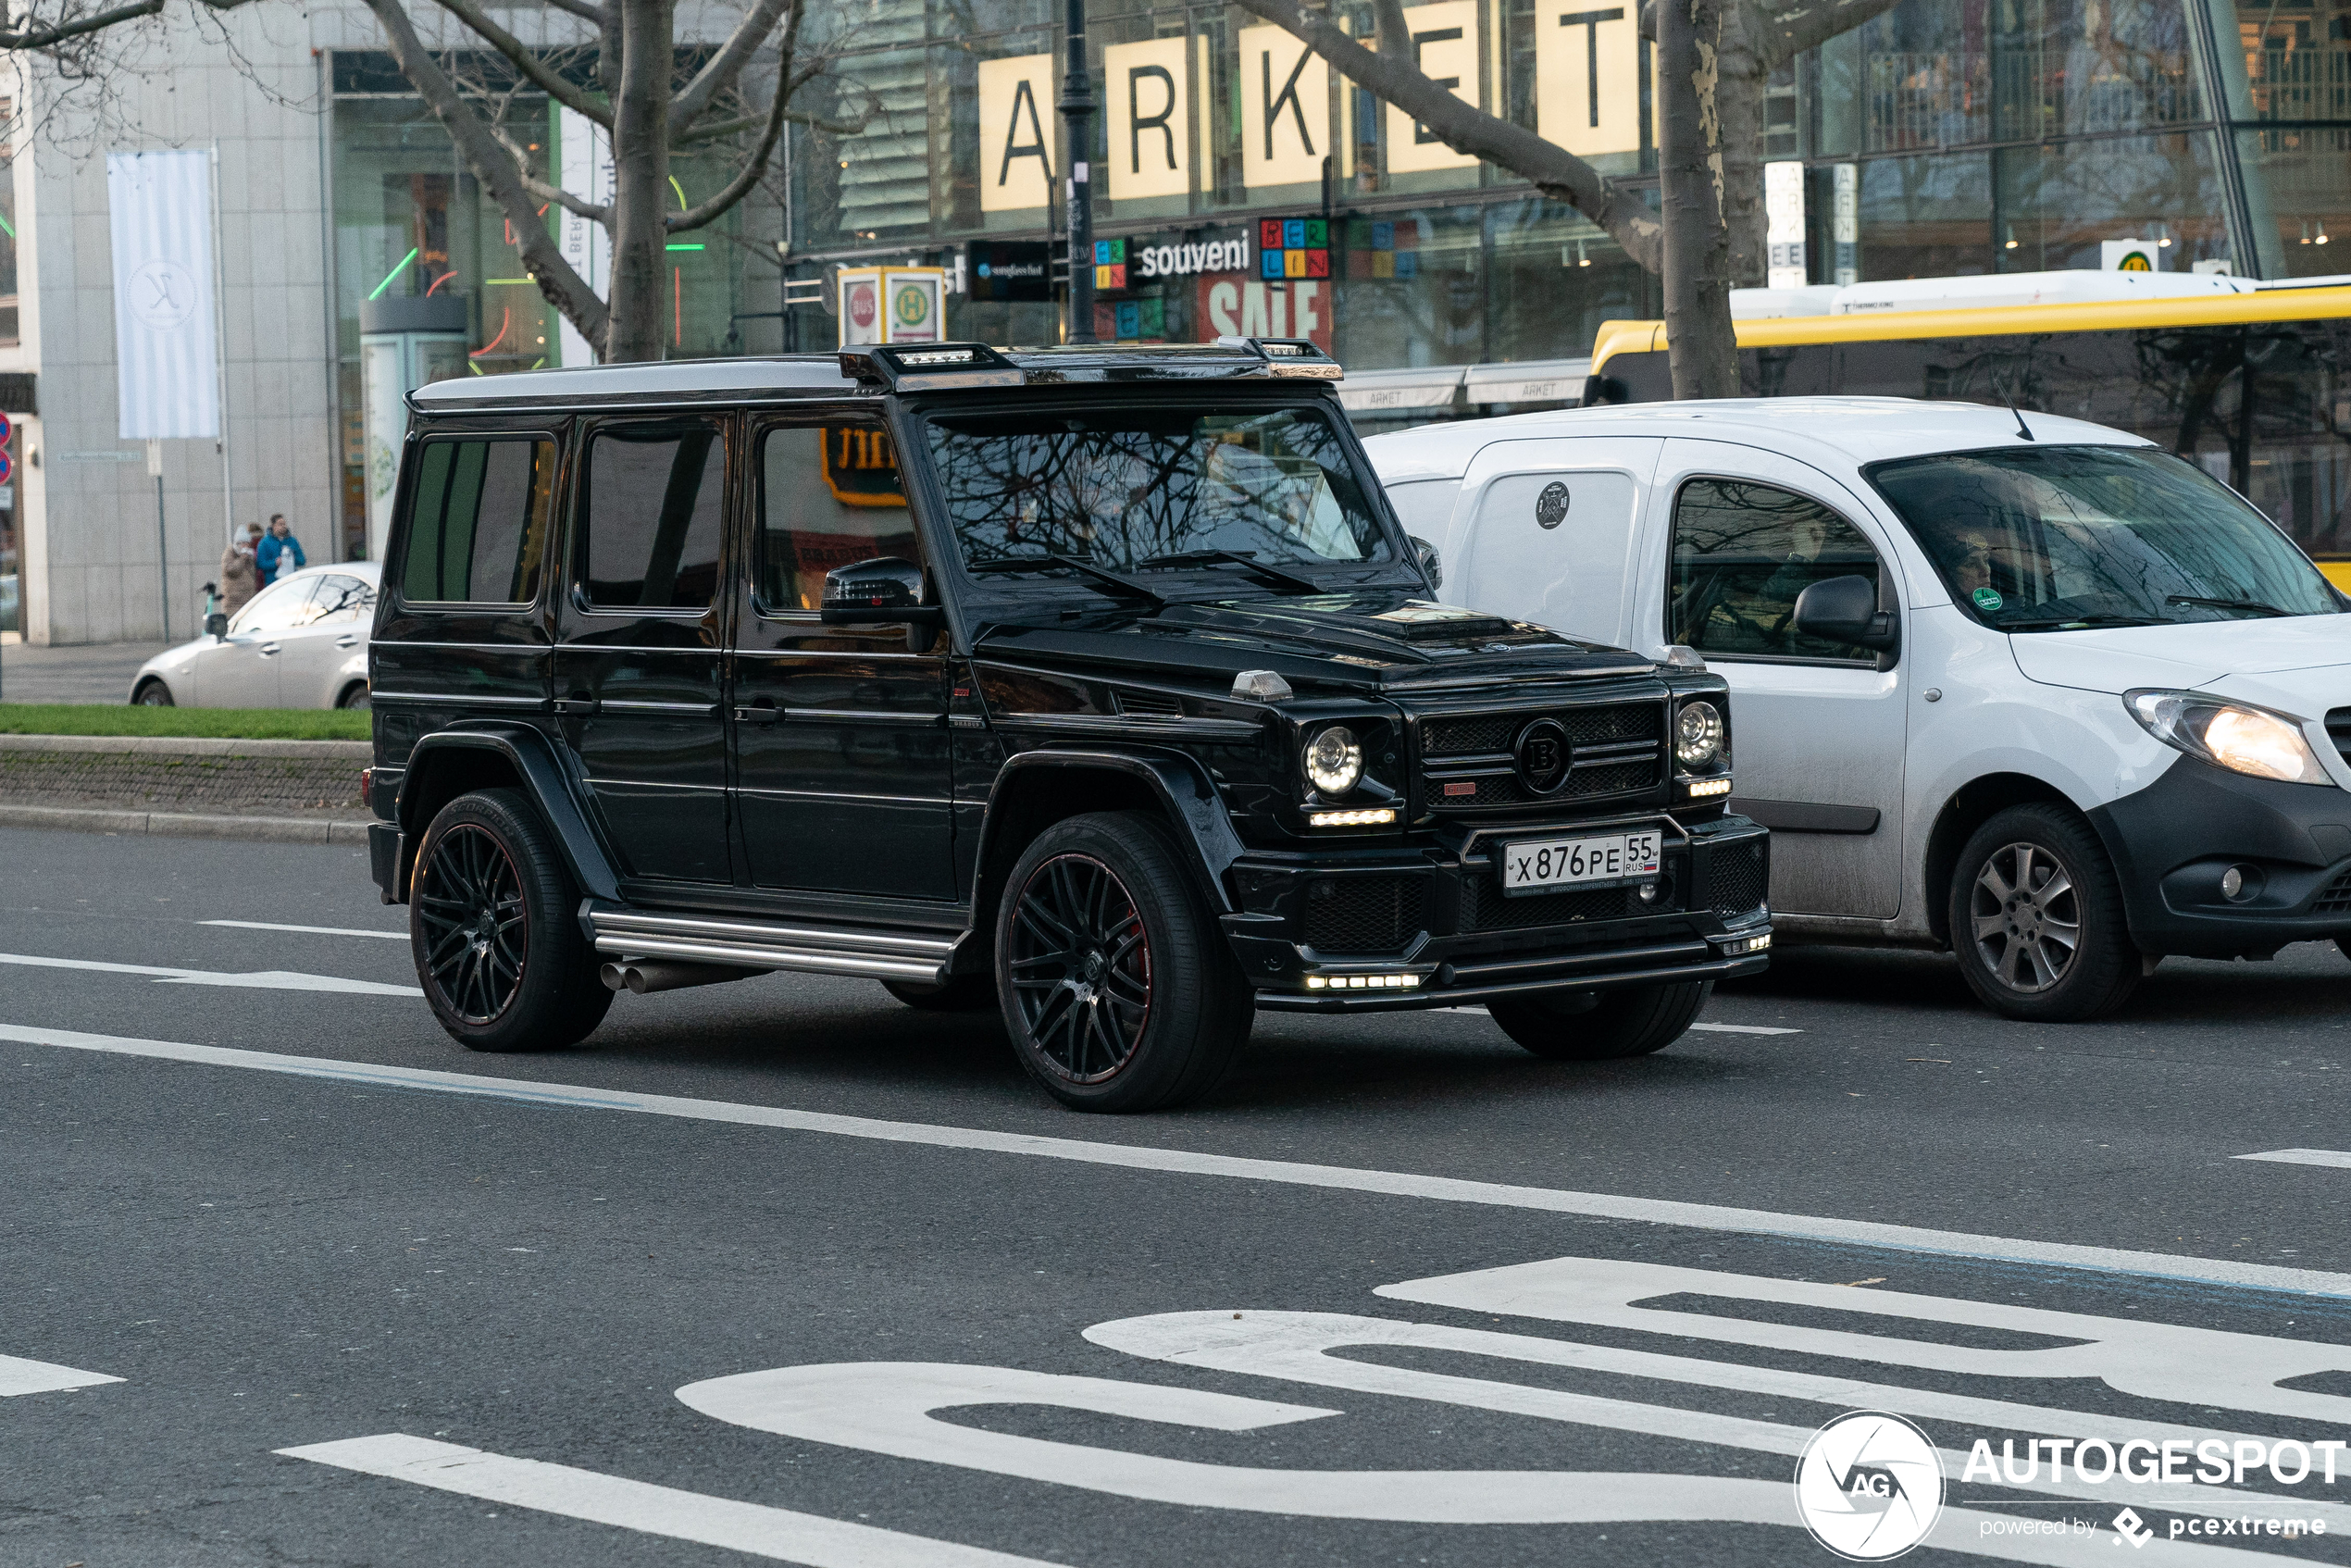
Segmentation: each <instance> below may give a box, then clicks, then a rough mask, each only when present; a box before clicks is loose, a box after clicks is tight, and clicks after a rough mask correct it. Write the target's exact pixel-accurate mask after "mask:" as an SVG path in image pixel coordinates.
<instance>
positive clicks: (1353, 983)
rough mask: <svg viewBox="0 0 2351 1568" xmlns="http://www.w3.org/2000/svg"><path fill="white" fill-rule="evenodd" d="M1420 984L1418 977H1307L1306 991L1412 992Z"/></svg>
mask: <svg viewBox="0 0 2351 1568" xmlns="http://www.w3.org/2000/svg"><path fill="white" fill-rule="evenodd" d="M1420 983H1421V977H1419V976H1418V975H1309V976H1307V977H1306V989H1308V990H1310V991H1319V990H1335V991H1339V990H1347V991H1360V990H1407V991H1408V990H1414V989H1418V988H1419V986H1420Z"/></svg>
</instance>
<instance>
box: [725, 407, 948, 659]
mask: <svg viewBox="0 0 2351 1568" xmlns="http://www.w3.org/2000/svg"><path fill="white" fill-rule="evenodd" d="M882 555H895V556H897V557H899V558H900V559H901V560H906V561H914V562H916V563H918V564H919V563H920V562H921V560H922V547H921V544H920V542H919V541H917V540H916V538H915V535H914V516H913V514H912V513H910V512H908V511H907V509H906V491H905V487H904V486H903V485H902V484H901V483H900V481H899V477H898V455H897V453H896V452H895V451H894V450H893V449H892V448H891V446H890V443H889V431H888V430H885V429H881V428H880V427H878V426H874V425H830V426H810V427H807V428H804V429H777V430H770V431H768V432H767V435H766V437H765V440H763V441H762V442H760V447H759V551H758V556H759V565H758V570H759V577H758V582H759V608H760V609H761V610H762V611H764V612H765V613H767V614H770V615H773V614H776V613H777V612H780V611H788V610H815V609H820V608H822V607H823V603H824V592H825V574H826V573H827V572H828V571H831V570H832V569H833V568H834V567H835V566H849V565H851V564H852V563H854V562H857V561H870V560H873V559H874V558H876V557H877V556H882Z"/></svg>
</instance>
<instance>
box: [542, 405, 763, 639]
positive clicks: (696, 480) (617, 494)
mask: <svg viewBox="0 0 2351 1568" xmlns="http://www.w3.org/2000/svg"><path fill="white" fill-rule="evenodd" d="M726 472H727V450H726V442H724V441H723V440H722V439H721V438H720V435H719V431H718V428H717V427H716V426H715V425H709V424H703V423H702V422H700V421H694V422H690V423H688V422H677V421H671V422H665V423H663V424H660V425H624V426H617V427H616V426H606V427H605V428H603V429H600V430H598V431H597V432H596V433H595V436H594V438H593V439H592V440H591V442H589V446H588V486H587V495H586V497H585V500H584V503H583V507H582V511H581V514H580V516H581V520H582V523H583V525H584V526H583V527H582V528H581V529H580V530H579V581H580V584H581V586H583V587H584V588H585V589H586V590H587V591H588V598H589V602H590V603H591V604H594V605H595V606H596V607H597V608H598V609H616V610H617V609H630V610H701V609H707V608H708V607H709V606H710V603H711V601H712V600H713V599H714V598H715V597H716V596H717V593H718V541H719V537H720V534H721V530H722V521H723V518H724V516H725V511H726V500H727V486H726Z"/></svg>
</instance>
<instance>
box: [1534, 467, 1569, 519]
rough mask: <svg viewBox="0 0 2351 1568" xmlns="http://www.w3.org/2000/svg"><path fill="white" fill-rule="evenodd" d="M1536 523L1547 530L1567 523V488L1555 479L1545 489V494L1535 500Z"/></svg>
mask: <svg viewBox="0 0 2351 1568" xmlns="http://www.w3.org/2000/svg"><path fill="white" fill-rule="evenodd" d="M1535 521H1536V526H1537V527H1540V528H1547V529H1555V528H1557V527H1559V526H1560V525H1561V523H1563V522H1565V521H1567V486H1565V485H1563V484H1561V483H1560V482H1559V481H1558V480H1556V479H1554V480H1553V481H1551V482H1550V483H1549V484H1547V485H1545V486H1544V487H1543V493H1542V494H1540V495H1538V496H1536V498H1535Z"/></svg>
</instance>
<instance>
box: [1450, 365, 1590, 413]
mask: <svg viewBox="0 0 2351 1568" xmlns="http://www.w3.org/2000/svg"><path fill="white" fill-rule="evenodd" d="M1591 373H1592V362H1591V360H1590V359H1589V358H1584V359H1528V360H1523V361H1521V362H1520V363H1518V364H1515V365H1473V366H1471V367H1469V375H1468V381H1469V401H1470V402H1471V404H1488V403H1574V402H1576V401H1577V400H1579V399H1581V398H1582V397H1583V395H1584V378H1586V376H1589V375H1590V374H1591Z"/></svg>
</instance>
